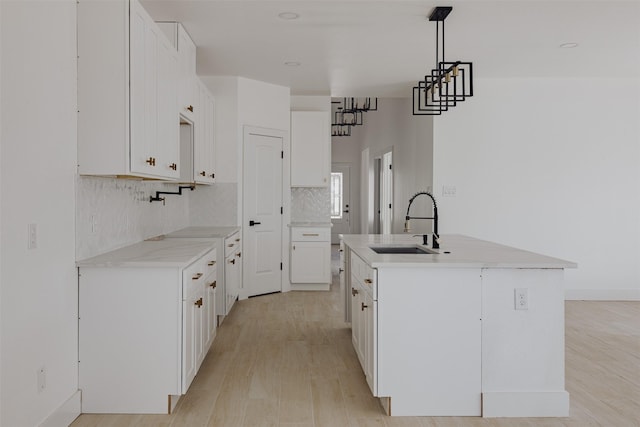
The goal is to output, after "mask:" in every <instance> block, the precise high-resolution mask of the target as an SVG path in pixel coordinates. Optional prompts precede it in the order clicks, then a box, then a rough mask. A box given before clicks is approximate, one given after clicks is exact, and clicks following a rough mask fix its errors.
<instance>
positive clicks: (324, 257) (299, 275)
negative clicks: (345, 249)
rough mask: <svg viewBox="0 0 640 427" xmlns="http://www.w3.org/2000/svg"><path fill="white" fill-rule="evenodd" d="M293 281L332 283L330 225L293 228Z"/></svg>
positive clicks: (291, 268)
mask: <svg viewBox="0 0 640 427" xmlns="http://www.w3.org/2000/svg"><path fill="white" fill-rule="evenodd" d="M290 270H291V283H315V284H329V283H331V233H330V229H329V228H328V227H293V228H292V229H291V267H290Z"/></svg>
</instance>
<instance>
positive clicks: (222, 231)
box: [163, 225, 240, 239]
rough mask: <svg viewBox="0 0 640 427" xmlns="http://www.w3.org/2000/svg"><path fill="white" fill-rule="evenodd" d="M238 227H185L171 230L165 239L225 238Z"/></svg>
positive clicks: (237, 229) (238, 228)
mask: <svg viewBox="0 0 640 427" xmlns="http://www.w3.org/2000/svg"><path fill="white" fill-rule="evenodd" d="M239 230H240V227H238V226H235V225H231V226H226V227H206V226H198V227H186V228H181V229H180V230H176V231H173V232H171V233H167V234H165V235H164V236H163V237H164V238H165V239H173V238H190V239H215V238H225V237H229V236H231V235H232V234H233V233H235V232H236V231H239Z"/></svg>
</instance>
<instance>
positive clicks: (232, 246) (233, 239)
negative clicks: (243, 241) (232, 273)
mask: <svg viewBox="0 0 640 427" xmlns="http://www.w3.org/2000/svg"><path fill="white" fill-rule="evenodd" d="M239 246H240V233H234V234H233V235H231V236H229V237H227V238H226V239H224V256H225V258H226V257H228V256H229V255H230V254H231V253H233V252H235V251H236V249H237V248H238V247H239Z"/></svg>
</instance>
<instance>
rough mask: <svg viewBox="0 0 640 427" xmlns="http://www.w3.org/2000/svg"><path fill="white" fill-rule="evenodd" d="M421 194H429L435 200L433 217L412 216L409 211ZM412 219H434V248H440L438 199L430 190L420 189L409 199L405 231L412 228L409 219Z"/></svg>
mask: <svg viewBox="0 0 640 427" xmlns="http://www.w3.org/2000/svg"><path fill="white" fill-rule="evenodd" d="M421 195H425V196H429V198H430V199H431V201H432V202H433V216H432V217H425V216H410V215H409V211H410V210H411V204H412V203H413V201H414V200H415V199H416V198H417V197H418V196H421ZM412 219H432V220H433V239H432V240H433V243H432V247H433V249H439V248H440V235H439V234H438V205H437V203H436V199H435V198H434V197H433V195H432V194H431V193H429V192H428V191H420V192H418V193H416V194H414V195H413V197H411V198H410V199H409V206H407V215H406V216H405V221H404V231H405V232H408V231H409V230H410V228H409V221H410V220H412ZM425 240H426V239H425Z"/></svg>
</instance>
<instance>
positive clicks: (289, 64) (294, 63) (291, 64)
mask: <svg viewBox="0 0 640 427" xmlns="http://www.w3.org/2000/svg"><path fill="white" fill-rule="evenodd" d="M284 65H286V66H287V67H299V66H300V65H301V63H300V62H298V61H286V62H285V63H284Z"/></svg>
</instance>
